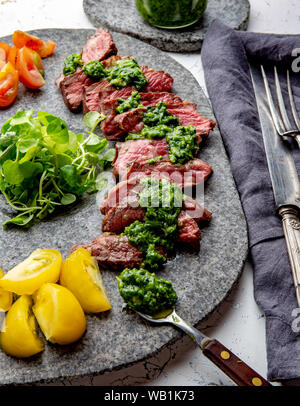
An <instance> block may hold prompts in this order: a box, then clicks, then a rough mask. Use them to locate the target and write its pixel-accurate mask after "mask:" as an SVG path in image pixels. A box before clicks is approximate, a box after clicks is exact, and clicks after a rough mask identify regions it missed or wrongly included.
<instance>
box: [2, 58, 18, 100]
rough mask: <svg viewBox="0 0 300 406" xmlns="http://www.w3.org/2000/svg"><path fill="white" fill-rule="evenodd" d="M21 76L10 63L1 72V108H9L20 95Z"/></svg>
mask: <svg viewBox="0 0 300 406" xmlns="http://www.w3.org/2000/svg"><path fill="white" fill-rule="evenodd" d="M18 86H19V75H18V72H17V71H16V70H15V68H14V67H13V66H12V64H11V63H10V62H8V63H7V64H5V65H4V67H3V68H2V69H1V71H0V107H7V106H9V105H10V104H12V102H13V101H14V100H15V98H16V96H17V93H18Z"/></svg>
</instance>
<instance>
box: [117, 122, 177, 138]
mask: <svg viewBox="0 0 300 406" xmlns="http://www.w3.org/2000/svg"><path fill="white" fill-rule="evenodd" d="M169 132H172V128H171V127H168V126H167V125H165V124H160V125H157V126H155V127H149V126H147V125H145V126H144V128H143V129H142V131H141V132H140V133H139V134H132V133H129V134H128V135H127V137H126V138H125V140H126V141H128V140H139V139H141V138H149V139H155V138H165V137H166V136H167V134H169Z"/></svg>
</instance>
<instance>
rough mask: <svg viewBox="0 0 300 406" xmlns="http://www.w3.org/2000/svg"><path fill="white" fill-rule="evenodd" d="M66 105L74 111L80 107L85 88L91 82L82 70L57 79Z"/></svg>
mask: <svg viewBox="0 0 300 406" xmlns="http://www.w3.org/2000/svg"><path fill="white" fill-rule="evenodd" d="M57 82H58V83H59V87H60V90H61V94H62V97H63V99H64V102H65V104H66V106H67V107H68V108H69V109H70V110H72V111H76V110H78V109H79V108H80V107H81V103H82V100H83V95H84V91H85V88H86V87H87V86H89V85H91V84H92V83H93V80H92V79H91V78H89V77H87V76H86V74H85V73H84V72H83V71H82V70H78V71H77V72H75V73H72V74H71V75H68V76H64V77H63V78H62V77H59V78H58V79H57Z"/></svg>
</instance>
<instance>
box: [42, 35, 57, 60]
mask: <svg viewBox="0 0 300 406" xmlns="http://www.w3.org/2000/svg"><path fill="white" fill-rule="evenodd" d="M55 47H56V43H55V42H53V41H51V40H50V39H47V40H46V41H44V47H43V48H42V49H41V50H39V51H38V53H39V54H40V56H41V57H42V58H47V56H50V55H52V54H53V52H54V49H55Z"/></svg>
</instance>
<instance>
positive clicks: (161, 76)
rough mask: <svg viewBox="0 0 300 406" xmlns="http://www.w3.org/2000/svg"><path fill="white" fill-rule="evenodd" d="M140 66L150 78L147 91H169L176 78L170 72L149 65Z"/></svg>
mask: <svg viewBox="0 0 300 406" xmlns="http://www.w3.org/2000/svg"><path fill="white" fill-rule="evenodd" d="M140 68H141V70H142V72H143V74H144V75H145V77H146V79H147V80H148V84H147V86H146V88H145V89H144V90H145V92H169V91H170V90H171V89H172V86H173V82H174V79H173V78H172V76H171V75H170V74H169V73H168V72H165V71H163V70H155V69H153V68H149V66H141V67H140Z"/></svg>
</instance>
